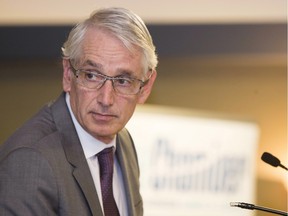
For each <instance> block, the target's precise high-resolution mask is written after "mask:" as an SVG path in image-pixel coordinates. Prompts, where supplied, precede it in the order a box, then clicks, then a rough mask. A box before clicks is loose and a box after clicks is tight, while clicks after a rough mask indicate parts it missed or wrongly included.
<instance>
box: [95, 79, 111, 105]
mask: <svg viewBox="0 0 288 216" xmlns="http://www.w3.org/2000/svg"><path fill="white" fill-rule="evenodd" d="M97 91H98V97H97V100H98V103H100V104H101V105H103V106H111V105H112V104H113V103H114V97H115V91H114V87H113V83H112V80H105V81H104V83H103V84H102V86H101V87H100V88H99V89H97Z"/></svg>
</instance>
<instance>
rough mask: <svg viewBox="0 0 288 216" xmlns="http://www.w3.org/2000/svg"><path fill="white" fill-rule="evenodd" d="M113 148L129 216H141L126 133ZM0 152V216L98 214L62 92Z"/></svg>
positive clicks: (132, 152)
mask: <svg viewBox="0 0 288 216" xmlns="http://www.w3.org/2000/svg"><path fill="white" fill-rule="evenodd" d="M116 145H117V150H116V155H117V157H118V160H119V163H120V166H121V170H122V172H123V178H124V182H125V190H126V194H127V203H128V211H129V216H130V215H131V216H141V215H143V203H142V198H141V196H140V193H139V167H138V161H137V155H136V151H135V147H134V144H133V141H132V139H131V137H130V135H129V134H128V132H127V131H126V130H122V131H121V132H120V133H119V134H118V135H117V141H116ZM0 148H1V149H0V215H1V216H5V215H7V216H8V215H21V216H22V215H23V216H30V215H33V216H40V215H41V216H44V215H49V216H52V215H61V216H82V215H83V216H86V215H94V216H95V215H96V216H102V215H103V213H102V210H101V206H100V203H99V200H98V196H97V192H96V189H95V187H94V183H93V179H92V176H91V173H90V170H89V167H88V164H87V162H86V159H85V156H84V152H83V150H82V146H81V144H80V141H79V139H78V136H77V133H76V130H75V128H74V125H73V122H72V119H71V117H70V114H69V111H68V108H67V105H66V103H65V94H64V93H63V94H62V95H61V96H60V97H59V98H58V99H57V101H56V102H55V103H52V104H49V105H47V106H46V107H44V108H43V109H42V110H40V112H39V113H38V114H37V115H36V116H34V117H33V118H32V119H31V120H29V121H28V122H27V123H26V124H24V125H23V126H22V127H21V128H20V129H18V130H17V131H16V132H15V133H14V134H13V135H12V136H11V137H10V138H9V139H8V140H7V141H6V143H4V144H3V146H0Z"/></svg>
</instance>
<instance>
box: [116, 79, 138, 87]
mask: <svg viewBox="0 0 288 216" xmlns="http://www.w3.org/2000/svg"><path fill="white" fill-rule="evenodd" d="M133 81H134V80H133V79H130V78H121V77H118V78H117V79H115V81H114V82H115V84H116V85H118V86H122V87H129V86H131V85H133Z"/></svg>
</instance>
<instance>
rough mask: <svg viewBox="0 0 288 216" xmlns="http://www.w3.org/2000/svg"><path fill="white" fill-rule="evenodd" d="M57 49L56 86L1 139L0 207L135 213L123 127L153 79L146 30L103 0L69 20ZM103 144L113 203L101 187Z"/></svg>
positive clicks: (137, 199)
mask: <svg viewBox="0 0 288 216" xmlns="http://www.w3.org/2000/svg"><path fill="white" fill-rule="evenodd" d="M62 51H63V90H64V92H63V93H62V94H61V95H60V96H59V98H58V99H57V100H56V101H55V102H53V103H50V104H48V105H47V106H45V107H44V108H42V109H41V110H40V111H39V113H37V114H36V115H35V116H34V117H32V118H31V119H30V120H29V121H27V122H26V123H25V124H24V125H23V126H22V127H21V128H19V129H18V130H17V131H16V132H15V133H14V134H13V135H12V136H11V137H10V138H9V139H8V140H7V141H6V142H5V143H4V144H3V145H2V146H1V149H0V215H1V216H10V215H23V216H32V215H33V216H39V215H41V216H43V215H49V216H51V215H61V216H80V215H81V216H86V215H94V216H102V215H105V216H112V215H121V216H122V215H123V216H126V215H127V216H128V215H129V216H141V215H143V203H142V198H141V195H140V192H139V167H138V161H137V155H136V151H135V147H134V143H133V141H132V139H131V137H130V135H129V133H128V131H126V129H125V128H124V127H125V125H126V123H127V122H128V120H129V119H130V117H131V116H132V114H133V112H134V109H135V107H136V105H137V104H139V103H140V104H141V103H144V102H145V101H146V99H147V98H148V96H149V94H150V92H151V89H152V86H153V83H154V81H155V79H156V66H157V56H156V54H155V47H154V45H153V41H152V38H151V36H150V34H149V32H148V30H147V28H146V26H145V24H144V23H143V21H142V20H141V19H140V18H139V17H138V16H137V15H135V14H134V13H133V12H131V11H129V10H126V9H123V8H107V9H102V10H98V11H96V12H94V13H93V14H92V15H91V17H90V18H88V19H87V20H85V21H83V22H81V23H79V24H77V25H76V26H75V27H74V28H73V29H72V31H71V32H70V34H69V37H68V39H67V41H66V42H65V43H64V45H63V48H62ZM108 147H109V148H108ZM110 147H112V148H110ZM106 148H108V149H112V151H110V152H111V155H112V156H111V157H112V162H111V163H112V169H113V174H112V175H113V180H112V181H113V182H112V186H110V188H113V194H112V200H113V207H111V205H112V204H111V203H112V201H109V203H108V204H107V202H106V201H104V200H105V199H104V197H105V196H106V194H105V193H106V192H103V190H104V189H103V188H102V187H104V186H102V183H103V181H102V174H101V172H102V171H101V170H102V169H103V168H102V165H100V155H101V152H103V151H102V150H103V149H106ZM104 151H105V150H104ZM105 154H106V153H105ZM98 159H99V160H98ZM109 160H110V159H109ZM104 184H105V182H104ZM105 190H106V189H105ZM109 190H110V189H109ZM107 193H108V192H107ZM110 204H111V205H110ZM115 204H116V207H115ZM107 206H108V207H107ZM114 207H115V209H116V210H115V213H111V209H112V208H114Z"/></svg>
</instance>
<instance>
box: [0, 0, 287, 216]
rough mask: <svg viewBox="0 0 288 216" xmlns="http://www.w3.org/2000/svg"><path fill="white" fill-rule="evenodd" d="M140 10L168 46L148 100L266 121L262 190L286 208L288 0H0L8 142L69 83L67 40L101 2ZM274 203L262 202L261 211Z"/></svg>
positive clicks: (0, 65) (159, 42)
mask: <svg viewBox="0 0 288 216" xmlns="http://www.w3.org/2000/svg"><path fill="white" fill-rule="evenodd" d="M106 6H122V7H126V8H129V9H131V10H133V11H134V12H136V13H137V14H138V15H140V16H141V17H142V18H143V19H144V21H145V22H146V24H147V25H148V28H149V30H150V32H151V35H152V37H153V38H154V42H155V45H156V47H157V53H158V55H159V66H158V78H157V81H156V84H155V87H154V90H153V93H152V95H151V97H150V98H149V100H148V104H155V105H164V106H166V105H167V106H172V107H175V108H188V109H191V110H200V111H208V112H213V113H220V114H224V115H229V116H235V117H243V118H246V119H250V120H252V121H255V122H257V123H258V124H259V128H260V131H261V134H260V140H259V147H258V150H257V158H256V160H257V173H255V175H256V177H257V191H256V194H257V200H256V201H255V204H258V205H263V206H267V207H271V208H276V209H281V210H284V211H287V189H288V186H287V181H288V180H287V174H286V172H285V171H284V170H282V169H281V168H277V169H276V168H274V167H271V166H269V165H267V164H265V163H264V162H262V161H261V159H260V158H261V155H262V153H263V152H265V151H267V152H270V153H272V154H274V155H275V156H277V157H278V158H279V159H280V160H281V162H282V164H284V165H288V159H287V1H286V0H250V1H236V0H218V1H213V0H201V1H200V0H177V1H174V0H171V1H152V0H147V1H143V2H139V1H132V0H122V1H116V0H115V1H112V0H106V1H105V0H103V1H102V0H101V1H97V0H82V1H78V0H69V1H68V0H62V1H57V0H50V1H43V0H37V1H36V0H26V1H21V0H14V1H11V0H1V2H0V98H1V101H2V102H1V105H2V106H1V113H0V122H1V126H0V143H3V142H4V141H5V140H6V139H7V138H8V136H9V135H11V134H12V133H13V131H14V130H15V129H16V128H17V127H19V126H20V125H21V124H22V123H23V122H24V121H25V120H27V119H28V118H29V117H31V116H32V115H33V114H34V113H35V112H36V111H37V110H39V109H40V108H41V107H42V106H43V105H44V104H45V103H47V102H48V101H50V100H53V99H55V98H56V97H57V96H58V95H59V94H60V92H61V90H62V87H61V78H62V70H61V49H60V48H61V46H62V44H63V42H64V41H65V39H66V37H67V34H68V32H69V30H70V29H71V27H72V26H73V25H74V24H75V23H77V22H78V21H79V20H82V19H84V18H86V17H87V16H88V15H89V14H90V13H91V11H92V10H94V9H97V8H100V7H106ZM267 214H268V213H262V212H257V215H259V216H260V215H267Z"/></svg>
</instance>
